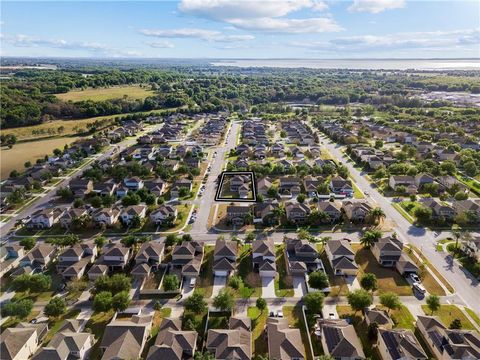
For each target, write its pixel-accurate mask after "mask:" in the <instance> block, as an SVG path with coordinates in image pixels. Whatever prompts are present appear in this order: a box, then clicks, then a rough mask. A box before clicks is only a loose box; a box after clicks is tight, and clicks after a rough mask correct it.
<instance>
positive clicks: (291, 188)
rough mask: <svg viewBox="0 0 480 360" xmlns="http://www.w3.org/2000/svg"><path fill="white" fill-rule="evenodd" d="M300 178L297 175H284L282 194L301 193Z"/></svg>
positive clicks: (281, 186) (293, 194)
mask: <svg viewBox="0 0 480 360" xmlns="http://www.w3.org/2000/svg"><path fill="white" fill-rule="evenodd" d="M300 185H301V181H300V178H298V177H295V176H283V177H281V178H280V187H279V191H280V193H282V194H285V193H289V194H291V195H292V196H296V195H298V194H299V193H300V190H301V189H300Z"/></svg>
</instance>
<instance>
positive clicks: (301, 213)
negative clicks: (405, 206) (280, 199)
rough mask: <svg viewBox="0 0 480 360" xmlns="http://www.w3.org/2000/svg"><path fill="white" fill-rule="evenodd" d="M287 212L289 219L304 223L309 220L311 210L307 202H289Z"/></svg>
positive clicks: (286, 207)
mask: <svg viewBox="0 0 480 360" xmlns="http://www.w3.org/2000/svg"><path fill="white" fill-rule="evenodd" d="M285 212H286V214H287V219H288V220H289V221H291V222H293V223H295V224H302V223H304V222H305V221H306V220H307V218H308V215H309V214H310V213H311V210H310V208H309V207H308V205H306V204H303V203H297V202H287V203H285Z"/></svg>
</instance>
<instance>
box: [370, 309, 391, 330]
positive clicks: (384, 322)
mask: <svg viewBox="0 0 480 360" xmlns="http://www.w3.org/2000/svg"><path fill="white" fill-rule="evenodd" d="M365 323H366V324H367V325H370V324H373V323H375V324H377V325H378V327H379V328H382V329H391V328H392V327H393V321H392V319H391V318H390V316H388V314H387V312H386V311H384V310H379V309H375V308H374V309H370V308H367V309H365Z"/></svg>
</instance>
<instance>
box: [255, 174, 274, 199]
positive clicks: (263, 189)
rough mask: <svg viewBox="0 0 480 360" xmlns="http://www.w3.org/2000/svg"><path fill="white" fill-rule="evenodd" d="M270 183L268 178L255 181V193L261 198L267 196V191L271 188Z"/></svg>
mask: <svg viewBox="0 0 480 360" xmlns="http://www.w3.org/2000/svg"><path fill="white" fill-rule="evenodd" d="M272 185H273V184H272V182H271V181H270V179H269V178H262V179H260V180H258V181H257V192H258V194H260V195H262V196H268V190H269V189H270V188H271V187H272Z"/></svg>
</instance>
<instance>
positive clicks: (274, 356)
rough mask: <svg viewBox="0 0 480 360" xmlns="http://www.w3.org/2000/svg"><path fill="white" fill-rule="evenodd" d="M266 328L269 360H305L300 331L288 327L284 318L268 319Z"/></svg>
mask: <svg viewBox="0 0 480 360" xmlns="http://www.w3.org/2000/svg"><path fill="white" fill-rule="evenodd" d="M266 326H267V338H268V358H269V359H270V360H303V359H305V358H306V355H305V346H304V344H303V341H302V336H301V334H300V330H299V329H295V328H292V327H290V325H289V324H288V320H287V319H286V318H273V317H269V318H268V319H267V325H266Z"/></svg>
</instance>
